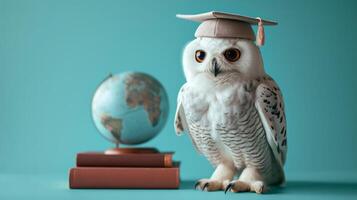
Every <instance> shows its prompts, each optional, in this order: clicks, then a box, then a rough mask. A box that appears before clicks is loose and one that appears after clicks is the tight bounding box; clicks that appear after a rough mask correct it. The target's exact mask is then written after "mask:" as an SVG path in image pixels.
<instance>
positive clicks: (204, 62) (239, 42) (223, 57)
mask: <svg viewBox="0 0 357 200" xmlns="http://www.w3.org/2000/svg"><path fill="white" fill-rule="evenodd" d="M183 70H184V73H185V76H186V80H187V81H190V80H191V79H193V78H194V77H195V76H197V75H199V74H202V73H205V74H206V75H209V76H211V77H212V78H219V77H220V76H224V74H227V73H239V74H240V75H242V77H246V78H257V77H260V76H262V75H264V74H265V72H264V67H263V60H262V57H261V54H260V50H259V47H258V46H257V45H256V44H255V43H254V42H253V41H251V40H247V39H240V38H210V37H199V38H196V39H195V40H193V41H191V42H189V43H188V44H187V45H186V47H185V49H184V52H183Z"/></svg>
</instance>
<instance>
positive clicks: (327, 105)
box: [0, 0, 357, 198]
mask: <svg viewBox="0 0 357 200" xmlns="http://www.w3.org/2000/svg"><path fill="white" fill-rule="evenodd" d="M356 9H357V3H356V1H347V0H345V1H322V0H321V1H317V0H316V1H307V0H304V1H283V0H281V1H277V0H274V1H257V0H249V1H248V0H247V1H237V0H236V1H233V0H232V1H228V0H226V1H223V0H219V1H218V0H217V1H212V0H205V1H195V0H191V1H188V0H175V1H174V0H172V1H164V0H163V1H138V0H126V1H114V0H113V1H109V0H103V1H99V0H97V1H93V0H87V1H79V0H74V1H68V0H63V1H59V0H58V1H40V0H37V1H36V0H11V1H10V0H0V174H1V176H0V177H1V178H0V184H1V185H2V187H3V186H4V188H3V189H4V190H3V191H4V192H2V193H1V192H0V197H1V195H4V196H7V197H11V196H13V195H15V194H16V191H17V188H18V186H16V187H15V185H17V184H19V182H21V184H19V185H20V186H19V187H23V188H25V189H24V190H22V191H24V192H27V193H26V194H28V195H24V196H29V195H31V194H32V195H37V196H46V194H47V195H50V194H53V195H55V194H58V195H59V196H61V195H60V194H62V193H60V192H58V191H57V189H58V188H60V190H62V191H63V192H65V194H62V197H72V195H74V197H92V195H93V194H97V193H96V192H95V191H84V192H82V193H81V191H73V193H71V191H69V190H67V186H66V185H65V184H66V183H67V171H68V169H69V168H70V167H72V166H74V164H75V163H74V158H75V154H76V153H77V152H81V151H87V150H98V151H100V150H105V149H107V148H109V147H112V146H113V145H112V144H110V143H108V142H107V141H106V140H104V139H103V138H102V137H101V136H100V135H99V133H98V132H97V130H96V128H95V127H94V124H93V122H92V120H91V113H90V103H91V98H92V95H93V94H94V91H95V89H96V88H97V86H98V84H99V83H100V82H101V81H102V80H103V79H104V78H105V77H106V76H107V75H108V74H109V73H119V72H124V71H128V70H129V71H141V72H145V73H149V74H151V75H153V76H155V77H156V78H157V79H158V80H159V81H160V82H161V83H162V84H163V85H164V86H165V88H166V90H167V92H168V95H169V102H170V113H169V119H168V121H167V124H166V126H165V128H164V129H163V131H162V133H160V135H158V136H157V137H156V138H154V139H153V140H151V141H150V142H148V143H146V144H144V146H155V147H157V148H159V149H160V150H162V151H175V152H176V153H175V156H174V158H175V159H176V160H179V161H181V162H182V167H181V178H182V179H183V180H188V182H187V181H186V182H184V183H185V184H184V186H186V185H190V184H189V183H191V182H192V181H194V180H195V179H197V178H202V177H208V176H210V174H211V173H212V171H213V169H212V168H211V166H210V165H209V163H208V162H207V161H206V159H205V158H203V157H202V156H200V155H198V154H197V153H196V152H195V151H194V149H193V146H192V145H191V143H190V140H189V138H188V137H187V136H183V137H177V136H176V135H175V133H174V129H173V125H172V124H173V118H174V110H175V106H176V95H177V92H178V90H179V88H180V86H181V85H182V84H183V83H184V76H183V72H182V69H181V54H182V49H183V48H184V46H185V44H186V43H187V42H188V41H190V40H192V39H193V38H194V36H193V34H194V31H195V28H196V27H197V24H196V23H193V22H188V21H184V20H179V19H176V18H175V14H177V13H184V14H185V13H187V14H191V13H199V12H206V11H210V10H219V11H227V12H233V13H241V14H244V15H250V16H260V17H266V18H269V19H274V20H277V21H278V22H279V25H278V26H276V27H266V29H265V31H266V40H267V41H266V45H265V46H264V47H262V54H263V57H264V62H265V68H266V71H267V72H268V73H269V74H270V75H271V76H272V77H274V79H275V80H276V81H277V82H278V84H279V85H280V86H281V89H282V91H283V94H284V98H285V102H286V115H287V120H288V140H289V142H288V143H289V151H288V159H287V164H286V174H287V179H288V186H289V185H290V186H291V187H290V188H289V187H288V189H287V190H286V191H287V193H288V194H289V192H292V193H294V192H295V193H297V194H304V195H310V194H317V193H319V191H320V190H321V194H323V193H324V194H325V195H326V194H330V193H332V194H336V195H337V196H336V197H340V196H339V195H341V194H345V195H346V194H348V195H350V197H352V196H354V197H355V196H356V195H357V192H355V191H357V184H356V183H355V182H353V183H351V184H350V183H337V182H336V181H337V180H340V181H346V177H347V178H348V180H352V181H357V157H356V151H357V147H356V142H357V134H356V131H357V123H356V117H355V113H357V104H356V102H357V90H356V86H357V85H356V83H355V81H356V73H357V60H356V54H357V39H356V35H357V26H356V22H355V21H356V19H357V12H356ZM46 174H56V175H48V176H47V175H46ZM16 177H17V178H16ZM38 177H45V178H43V179H40V178H38ZM56 177H57V178H56ZM326 179H328V180H330V182H327V183H325V182H324V183H321V184H320V182H319V181H321V180H326ZM23 180H32V182H31V181H30V182H29V183H28V184H27V183H26V182H23ZM36 180H37V181H38V184H36V183H37V182H36ZM57 180H58V183H57V182H56V181H57ZM289 180H291V182H289ZM294 180H295V182H294ZM296 180H301V181H302V182H296ZM307 180H310V182H304V181H307ZM43 181H45V182H43ZM46 181H48V182H49V183H50V182H51V181H54V183H53V184H54V185H56V187H51V184H45V183H46ZM190 181H191V182H190ZM331 181H332V182H331ZM33 182H34V183H33ZM8 183H10V184H8ZM11 183H12V184H13V185H11ZM51 183H52V182H51ZM192 184H193V182H192ZM294 184H295V188H294ZM29 185H30V186H31V185H32V187H34V188H31V187H27V186H29ZM43 185H46V188H47V189H48V187H51V189H48V190H47V189H44V190H42V189H41V188H42V186H43ZM58 185H60V186H58ZM296 185H297V186H296ZM57 186H58V188H57ZM37 187H38V188H37ZM36 188H37V189H36ZM336 188H337V190H334V189H336ZM346 188H347V189H346ZM52 190H53V191H56V192H53V191H52ZM34 191H35V192H34ZM42 191H43V192H42ZM46 191H47V193H46ZM51 191H52V192H51ZM324 191H325V192H324ZM36 192H37V193H36ZM85 192H88V193H85ZM166 192H167V191H166ZM175 192H176V193H177V191H175ZM178 192H180V190H179V191H178ZM190 192H192V194H191V193H190V195H193V196H195V197H200V195H202V197H204V198H208V197H212V198H213V197H214V198H217V197H218V196H220V197H222V198H224V196H223V194H221V193H219V194H218V193H214V194H212V195H213V196H212V195H211V196H209V195H208V194H203V193H196V191H190ZM299 192H302V193H299ZM100 194H101V195H104V196H105V195H107V197H112V196H111V195H113V198H114V197H116V193H115V191H112V190H111V191H110V192H108V193H106V192H105V191H103V190H102V191H101V192H100ZM119 194H122V195H125V194H128V195H129V194H130V190H129V191H124V192H123V193H118V195H119ZM140 194H145V195H150V194H152V195H156V193H155V192H154V191H147V193H145V190H143V191H142V192H141V193H140V192H138V193H136V194H135V197H137V198H140V197H141V196H140ZM165 194H166V196H165ZM170 194H172V193H163V196H162V197H163V198H164V197H167V195H170ZM17 195H18V197H21V195H19V194H17ZM180 195H181V196H180ZM180 195H178V197H185V196H184V194H181V193H180ZM182 195H183V196H182ZM247 195H250V194H247ZM119 196H120V195H119ZM157 196H158V197H159V196H160V195H157ZM316 196H317V195H316ZM251 197H252V198H259V197H257V196H255V195H254V194H251ZM291 197H292V198H295V197H294V196H291ZM300 197H301V196H300ZM237 198H238V197H237ZM267 198H269V195H268V196H267ZM270 198H273V197H272V196H270Z"/></svg>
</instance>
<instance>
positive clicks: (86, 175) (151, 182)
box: [69, 166, 180, 189]
mask: <svg viewBox="0 0 357 200" xmlns="http://www.w3.org/2000/svg"><path fill="white" fill-rule="evenodd" d="M179 184H180V177H179V168H178V167H177V166H174V167H171V168H129V167H120V168H115V167H76V168H72V169H70V173H69V187H70V188H71V189H81V188H83V189H84V188H145V189H146V188H147V189H175V188H178V187H179Z"/></svg>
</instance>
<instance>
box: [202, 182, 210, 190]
mask: <svg viewBox="0 0 357 200" xmlns="http://www.w3.org/2000/svg"><path fill="white" fill-rule="evenodd" d="M208 186H209V183H205V184H204V185H203V187H202V191H207V190H206V188H207V187H208Z"/></svg>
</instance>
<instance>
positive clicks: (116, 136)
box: [92, 72, 169, 144]
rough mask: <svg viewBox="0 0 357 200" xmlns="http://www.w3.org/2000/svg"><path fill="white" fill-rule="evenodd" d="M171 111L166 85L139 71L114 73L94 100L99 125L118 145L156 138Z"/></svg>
mask: <svg viewBox="0 0 357 200" xmlns="http://www.w3.org/2000/svg"><path fill="white" fill-rule="evenodd" d="M168 110H169V104H168V98H167V94H166V91H165V89H164V87H163V86H162V85H161V84H160V82H159V81H157V80H156V79H155V78H153V77H152V76H150V75H148V74H144V73H139V72H125V73H121V74H115V75H110V76H109V77H108V78H107V79H105V80H104V81H103V82H102V83H101V84H100V86H99V87H98V89H97V90H96V92H95V94H94V97H93V100H92V117H93V120H94V123H95V126H96V127H97V129H98V130H99V132H100V133H101V135H103V136H104V137H105V138H106V139H108V140H110V141H112V142H113V143H115V144H119V143H122V144H140V143H144V142H146V141H148V140H150V139H152V138H153V137H155V136H156V135H157V134H158V133H159V132H160V130H161V129H162V128H163V126H164V125H165V123H166V120H167V115H168Z"/></svg>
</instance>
